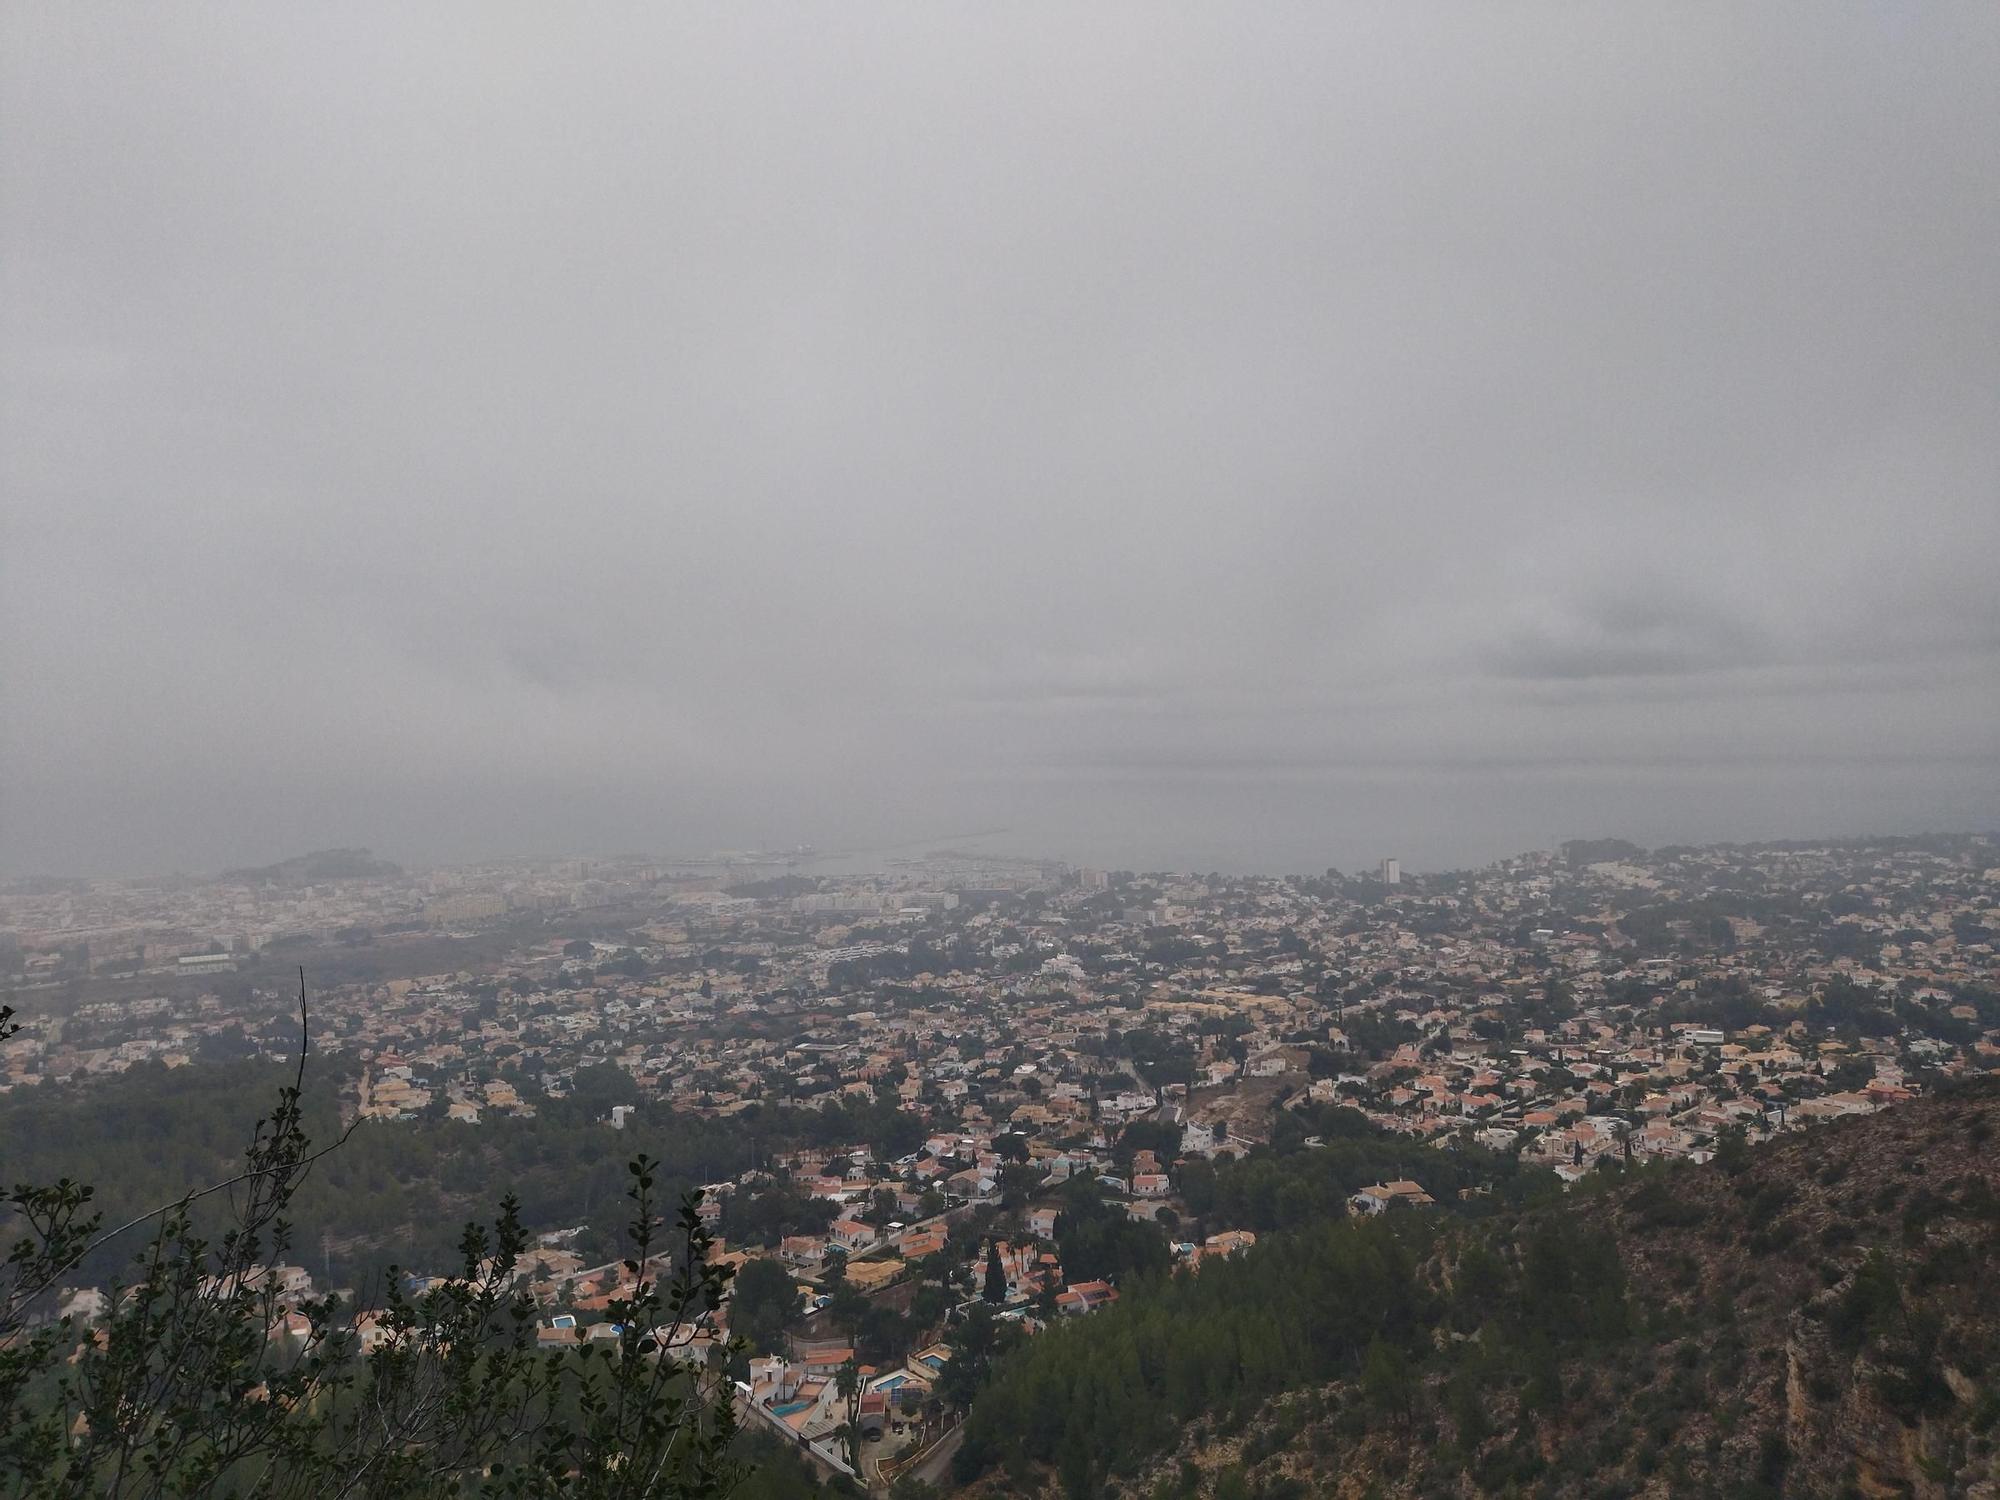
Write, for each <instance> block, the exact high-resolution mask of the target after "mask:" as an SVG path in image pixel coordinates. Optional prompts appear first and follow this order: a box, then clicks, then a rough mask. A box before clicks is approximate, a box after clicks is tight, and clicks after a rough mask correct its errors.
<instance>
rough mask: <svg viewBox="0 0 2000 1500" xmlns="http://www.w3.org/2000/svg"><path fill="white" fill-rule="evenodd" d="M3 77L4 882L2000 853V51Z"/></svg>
mask: <svg viewBox="0 0 2000 1500" xmlns="http://www.w3.org/2000/svg"><path fill="white" fill-rule="evenodd" d="M0 27H4V34H0V69H4V70H5V72H4V75H0V506H4V521H0V526H4V530H0V870H6V869H13V870H22V869H49V868H65V869H117V868H137V867H168V866H189V867H197V868H199V867H215V866H219V865H222V864H226V863H232V862H242V861H245V860H256V859H264V858H269V857H273V856H274V855H278V854H282V853H285V852H288V851H289V850H291V849H294V848H296V847H298V846H300V845H302V844H336V843H338V844H345V843H373V844H375V845H376V846H378V847H380V848H383V849H385V850H387V851H389V852H391V853H394V854H396V855H399V856H402V857H405V858H410V859H422V858H426V857H455V856H460V855H468V854H476V853H480V852H486V851H494V850H515V849H523V850H525V849H536V848H540V849H590V848H631V847H650V848H657V849H667V848H688V847H699V846H703V845H710V844H747V843H754V842H758V841H783V842H793V841H796V840H799V839H811V840H814V841H817V842H820V843H822V844H833V843H838V842H880V843H890V842H902V841H905V840H909V839H922V838H924V837H926V836H928V835H930V834H933V833H938V832H943V831H949V830H952V829H963V828H967V827H1006V828H1008V829H1010V830H1012V832H1011V833H1010V835H1009V837H1010V838H1011V839H1013V840H1015V841H1017V842H1018V843H1019V844H1020V845H1021V846H1023V847H1033V848H1037V849H1042V850H1047V851H1050V852H1054V853H1058V854H1069V855H1072V856H1073V857H1077V858H1082V859H1088V860H1101V861H1105V862H1120V863H1123V862H1146V863H1152V864H1168V863H1176V864H1178V863H1184V862H1185V863H1202V864H1208V863H1221V862H1238V863H1243V864H1251V865H1267V866H1268V865H1287V866H1302V867H1313V866H1316V865H1321V864H1324V863H1327V862H1328V861H1343V862H1344V861H1352V860H1355V859H1359V858H1362V857H1364V856H1366V855H1368V854H1369V853H1370V852H1371V851H1373V852H1375V853H1380V852H1386V851H1387V850H1390V849H1394V850H1397V851H1400V852H1401V853H1403V854H1404V855H1405V856H1406V857H1408V858H1410V859H1412V860H1418V859H1425V860H1431V861H1434V862H1444V861H1451V862H1456V861H1459V860H1463V859H1471V858H1479V857H1485V856H1487V855H1490V854H1495V853H1500V852H1503V851H1505V850H1506V849H1508V848H1510V847H1513V846H1514V845H1516V844H1519V843H1546V842H1547V841H1548V840H1549V839H1551V838H1554V837H1560V836H1563V835H1565V834H1570V833H1576V832H1589V831H1599V830H1603V831H1619V832H1625V833H1628V834H1630V835H1631V836H1633V837H1639V838H1655V839H1680V838H1700V837H1718V836H1732V835H1738V834H1749V833H1770V834H1780V833H1805V832H1814V831H1819V830H1828V831H1845V830H1857V829H1866V828H1907V827H1917V826H1947V825H1964V824H1968V823H1976V824H1980V825H1989V824H1992V823H1994V822H1996V821H2000V785H1996V778H1995V776H1994V775H1993V766H1994V758H1995V756H1996V754H2000V594H1996V593H1995V592H1994V590H1993V589H1992V588H1991V585H1990V572H1991V566H1990V561H1989V559H1990V558H1991V557H1992V556H1993V555H1995V552H1996V546H2000V436H1996V434H2000V261H1996V258H1995V257H1994V255H1993V253H1992V249H1993V246H1994V245H1995V244H1996V243H2000V199H1996V198H1995V197H1994V195H1993V194H1992V193H1991V192H1990V191H1988V190H1987V187H1988V185H1990V184H1991V183H1992V182H1993V181H1994V180H1995V178H1996V175H2000V103H1996V97H1995V94H1994V92H1993V90H1992V88H1991V86H1990V85H1991V79H1992V78H1993V77H1994V76H1995V75H1996V72H2000V16H1996V14H1995V13H1994V12H1993V10H1992V9H1991V7H1986V6H1978V5H1970V4H1968V5H1938V6H1929V7H1916V8H1907V9H1892V8H1877V9H1874V10H1857V11H1852V12H1840V13H1833V12H1828V11H1827V10H1826V9H1825V8H1824V7H1813V6H1799V7H1789V6H1784V5H1776V6H1767V7H1758V8H1755V9H1751V10H1746V9H1744V8H1741V7H1735V8H1731V7H1723V6H1714V7H1709V6H1687V7H1676V8H1675V9H1673V10H1672V11H1669V12H1649V11H1634V10H1632V9H1630V8H1628V7H1617V6H1605V7H1601V8H1598V9H1594V10H1584V11H1581V12H1579V11H1576V10H1574V9H1573V8H1561V9H1559V8H1556V7H1523V6H1496V7H1482V8H1479V9H1477V10H1472V11H1463V12H1451V13H1447V12H1442V11H1438V12H1424V11H1422V10H1421V9H1418V10H1412V9H1410V8H1407V7H1382V8H1362V7H1306V6H1300V7H1282V6H1280V7H1275V8H1263V9H1260V10H1258V11H1257V12H1256V13H1255V14H1254V15H1249V14H1246V13H1243V12H1240V11H1237V12H1231V13H1228V14H1224V13H1222V12H1218V11H1204V10H1201V9H1198V8H1194V7H1186V8H1177V7H1169V8H1165V9H1162V8H1160V7H1157V6H1146V7H1138V6H1123V5H1105V6H1097V7H1089V8H1085V9H1081V10H1080V9H1077V8H1074V7H1036V6H1027V7H1009V8H1007V9H1005V10H1004V11H997V12H979V11H969V10H948V9H943V10H941V9H935V8H928V9H921V10H911V11H895V10H886V9H885V10H859V11H857V10H855V9H852V8H847V9H842V10H839V11H829V12H824V13H800V12H797V11H793V10H780V9H776V8H764V7H760V6H756V5H748V6H731V7H727V8H725V9H722V10H718V11H712V12H700V11H691V10H677V9H664V10H663V9H660V8H652V7H634V8H630V9H623V8H612V9H605V10H593V11H588V12H584V13H572V12H565V13H564V14H562V15H560V16H557V15H554V14H552V13H550V12H548V11H547V10H546V9H543V8H540V7H529V6H521V7H510V6H493V5H485V4H482V5H478V6H471V5H467V6H463V7H453V6H436V7H426V8H424V9H423V10H422V11H421V12H418V13H415V14H412V13H410V12H409V11H408V9H407V8H400V7H390V6H380V7H370V6H358V7H340V8H337V9H328V10H325V11H313V10H310V9H301V8H296V7H294V8H289V9H285V10H279V11H274V10H270V9H268V8H258V7H252V6H242V7H236V6H228V5H218V6H212V7H206V8H204V9H203V10H202V11H200V12H199V13H173V12H160V13H157V14H147V15H135V14H132V13H128V12H113V11H109V10H97V9H92V8H88V7H77V6H68V5H56V4H46V5H44V4H25V5H17V6H14V7H12V8H10V9H8V10H7V12H6V13H5V15H4V16H0ZM1425 767H1430V768H1432V769H1431V770H1429V771H1425V770H1424V769H1423V768H1425ZM1447 773H1448V774H1447ZM1232 776H1233V777H1234V779H1233V780H1232V779H1231V778H1232Z"/></svg>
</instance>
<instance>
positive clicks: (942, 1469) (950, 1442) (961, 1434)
mask: <svg viewBox="0 0 2000 1500" xmlns="http://www.w3.org/2000/svg"><path fill="white" fill-rule="evenodd" d="M964 1441H965V1424H964V1423H963V1422H960V1423H959V1424H958V1426H956V1427H954V1428H952V1430H951V1431H950V1432H948V1433H946V1434H945V1436H944V1438H943V1439H942V1440H941V1441H940V1442H939V1443H938V1445H937V1446H936V1447H935V1448H933V1449H931V1451H930V1452H929V1453H928V1454H926V1455H925V1456H924V1461H923V1462H922V1463H920V1464H918V1465H917V1466H916V1467H915V1468H914V1469H911V1470H910V1471H909V1472H910V1473H911V1474H913V1475H915V1476H916V1477H917V1478H918V1479H920V1480H922V1481H923V1482H924V1483H925V1484H938V1485H941V1484H943V1483H944V1482H945V1481H946V1480H947V1479H949V1478H950V1477H951V1460H952V1457H953V1455H955V1454H956V1453H957V1452H958V1445H959V1444H960V1443H962V1442H964ZM897 1477H899V1478H900V1477H901V1476H900V1475H899V1476H897Z"/></svg>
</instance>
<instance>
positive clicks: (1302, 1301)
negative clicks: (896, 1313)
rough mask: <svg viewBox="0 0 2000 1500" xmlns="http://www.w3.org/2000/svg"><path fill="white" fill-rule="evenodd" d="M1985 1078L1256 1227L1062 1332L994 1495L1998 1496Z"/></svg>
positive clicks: (985, 1449)
mask: <svg viewBox="0 0 2000 1500" xmlns="http://www.w3.org/2000/svg"><path fill="white" fill-rule="evenodd" d="M1996 1178H2000V1087H1996V1086H1995V1085H1994V1084H1993V1083H1991V1082H1983V1083H1980V1084H1976V1085H1969V1086H1967V1087H1965V1088H1963V1089H1960V1090H1957V1091H1954V1092H1951V1093H1948V1094H1945V1095H1941V1096H1938V1097H1934V1098H1929V1099H1924V1100H1919V1101H1916V1102H1913V1103H1910V1104H1907V1105H1903V1106H1900V1107H1898V1108H1895V1109H1892V1110H1889V1111H1887V1112H1884V1113H1882V1114H1878V1115H1875V1116H1872V1117H1868V1118H1858V1119H1850V1120H1845V1121H1841V1122H1837V1123H1834V1124H1830V1125H1825V1126H1820V1127H1816V1128H1814V1129H1812V1130H1810V1131H1807V1132H1804V1133H1800V1134H1796V1135H1791V1136H1787V1137H1785V1138H1784V1139H1782V1140H1781V1141H1779V1142H1777V1143H1775V1144H1773V1145H1771V1146H1769V1147H1765V1148H1761V1149H1758V1150H1754V1151H1748V1152H1741V1153H1738V1152H1735V1151H1732V1152H1729V1153H1726V1154H1725V1159H1724V1161H1722V1162H1718V1163H1712V1164H1709V1165H1707V1166H1699V1167H1697V1166H1691V1165H1685V1164H1677V1165H1671V1166H1668V1165H1662V1166H1655V1167H1648V1168H1645V1169H1642V1170H1641V1169H1633V1170H1628V1171H1626V1172H1623V1173H1616V1174H1606V1176H1605V1177H1604V1178H1603V1179H1602V1180H1598V1181H1592V1182H1590V1183H1588V1184H1587V1185H1585V1186H1583V1187H1581V1188H1579V1189H1578V1190H1577V1191H1575V1192H1573V1193H1571V1194H1569V1195H1567V1196H1566V1197H1564V1198H1563V1199H1562V1200H1561V1201H1560V1202H1558V1203H1555V1204H1550V1205H1545V1206H1541V1207H1536V1208H1533V1209H1530V1210H1527V1211H1525V1212H1512V1211H1508V1212H1503V1213H1501V1214H1498V1215H1496V1216H1495V1217H1493V1218H1491V1219H1489V1220H1486V1221H1484V1222H1482V1223H1471V1224H1468V1223H1465V1222H1463V1221H1451V1220H1446V1219H1444V1218H1443V1217H1441V1216H1434V1215H1428V1214H1408V1215H1402V1216H1396V1215H1392V1216H1390V1218H1391V1219H1392V1220H1397V1222H1393V1223H1392V1222H1388V1221H1377V1222H1373V1223H1366V1224H1358V1223H1340V1224H1323V1225H1320V1226H1317V1227H1316V1228H1313V1229H1309V1230H1306V1231H1303V1232H1297V1233H1292V1234H1285V1235H1279V1236H1274V1237H1272V1238H1270V1239H1269V1240H1267V1241H1266V1242H1265V1243H1264V1244H1263V1245H1260V1246H1259V1247H1258V1248H1257V1249H1256V1250H1254V1251H1252V1252H1251V1253H1250V1255H1249V1256H1247V1257H1244V1258H1241V1259H1239V1260H1237V1261H1232V1262H1226V1263H1222V1264H1220V1265H1217V1266H1213V1267H1211V1268H1209V1269H1206V1270H1205V1271H1204V1272H1203V1274H1202V1275H1201V1276H1200V1277H1199V1278H1197V1279H1195V1280H1193V1281H1192V1282H1190V1281H1189V1280H1188V1279H1186V1278H1183V1279H1182V1280H1181V1281H1180V1282H1176V1283H1153V1284H1149V1285H1145V1286H1140V1287H1137V1288H1135V1289H1133V1290H1132V1292H1131V1294H1130V1295H1128V1296H1127V1297H1126V1298H1125V1299H1124V1300H1123V1301H1122V1302H1121V1303H1120V1304H1119V1306H1118V1307H1116V1308H1115V1309H1113V1310H1111V1311H1110V1312H1107V1313H1104V1314H1100V1315H1098V1316H1096V1317H1093V1318H1091V1319H1089V1320H1087V1321H1085V1322H1083V1323H1080V1324H1077V1325H1074V1326H1067V1327H1063V1328H1059V1329H1056V1330H1052V1331H1051V1332H1050V1333H1048V1334H1046V1335H1044V1336H1043V1337H1041V1338H1038V1339H1036V1340H1034V1341H1032V1342H1031V1343H1030V1345H1029V1346H1028V1347H1027V1348H1025V1349H1023V1350H1022V1351H1021V1352H1020V1353H1019V1354H1018V1355H1016V1356H1015V1357H1014V1358H1013V1359H1012V1360H1011V1361H1010V1362H1008V1363H1006V1364H1005V1365H1003V1366H1002V1368H1001V1370H1000V1371H999V1373H998V1374H997V1376H996V1378H995V1380H994V1383H993V1384H992V1386H990V1387H989V1388H988V1390H987V1391H986V1392H985V1393H984V1394H983V1395H982V1396H981V1397H980V1399H979V1402H978V1404H977V1405H976V1406H975V1408H974V1413H973V1418H972V1422H971V1424H970V1426H969V1429H968V1437H967V1442H966V1445H965V1450H964V1451H963V1452H962V1455H961V1474H960V1477H961V1479H963V1480H970V1481H972V1482H973V1483H974V1485H975V1487H976V1488H978V1489H980V1490H982V1491H984V1492H987V1493H992V1494H1001V1493H1008V1494H1015V1493H1025V1492H1033V1491H1035V1490H1039V1489H1048V1490H1050V1491H1052V1492H1053V1491H1055V1490H1057V1489H1064V1490H1067V1491H1068V1492H1069V1493H1070V1494H1073V1495H1082V1494H1130V1495H1159V1496H1163V1497H1165V1496H1174V1495H1188V1496H1194V1495H1215V1496H1228V1497H1231V1500H1234V1497H1250V1496H1266V1497H1279V1496H1298V1495H1306V1494H1313V1495H1321V1494H1325V1495H1339V1496H1347V1497H1355V1500H1359V1497H1364V1496H1379V1497H1383V1500H1388V1497H1406V1496H1407V1497H1417V1496H1425V1497H1428V1496H1438V1497H1445V1496H1454V1497H1456V1496H1473V1495H1484V1494H1496V1495H1497V1494H1518V1495H1547V1496H1579V1497H1582V1496H1593V1497H1594V1496H1647V1497H1667V1496H1681V1495H1687V1496H1696V1495H1703V1496H1705V1495H1722V1496H1745V1497H1749V1496H1777V1495H1800V1496H1808V1495H1809V1496H1820V1495H1827V1496H1834V1495H1862V1496H1888V1495H1908V1496H1913V1497H1919V1500H1931V1497H1936V1500H1943V1497H1946V1496H1958V1495H1987V1496H1991V1495H1996V1494H2000V1467H1996V1458H1995V1448H1994V1439H1995V1438H1996V1437H2000V1433H1996V1432H1995V1431H1994V1426H1995V1421H1996V1418H1997V1417H2000V1192H1997V1191H1996V1188H2000V1182H1997V1181H1996Z"/></svg>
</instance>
